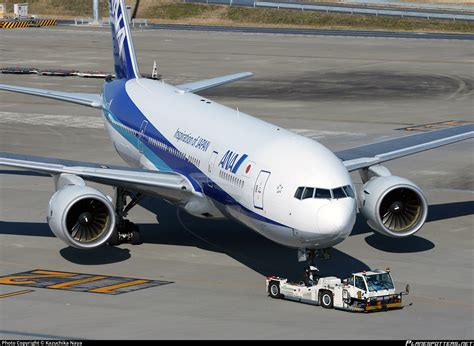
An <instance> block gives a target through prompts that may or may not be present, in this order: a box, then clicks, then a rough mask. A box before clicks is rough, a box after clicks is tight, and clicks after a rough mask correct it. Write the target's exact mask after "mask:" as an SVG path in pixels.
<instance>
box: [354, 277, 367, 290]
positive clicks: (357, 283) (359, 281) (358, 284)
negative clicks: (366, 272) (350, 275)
mask: <svg viewBox="0 0 474 346" xmlns="http://www.w3.org/2000/svg"><path fill="white" fill-rule="evenodd" d="M354 279H355V280H354V281H355V285H354V286H355V287H357V288H359V289H361V290H363V291H366V289H365V283H364V279H362V277H361V276H356V277H355V278H354Z"/></svg>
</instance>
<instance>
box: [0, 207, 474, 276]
mask: <svg viewBox="0 0 474 346" xmlns="http://www.w3.org/2000/svg"><path fill="white" fill-rule="evenodd" d="M141 205H142V206H143V207H144V208H146V209H148V210H150V211H151V212H153V213H154V214H155V215H158V217H157V219H158V222H157V223H148V224H139V226H140V230H141V235H142V241H143V242H144V243H148V244H167V245H175V246H191V247H197V248H200V249H203V250H206V251H212V252H219V253H224V254H226V255H228V256H230V257H232V258H233V259H235V260H237V261H239V262H240V263H242V264H243V265H245V266H247V267H249V268H251V269H252V270H254V271H256V272H258V273H260V274H261V275H264V276H268V275H278V276H281V277H288V278H290V279H292V280H300V279H301V273H303V269H304V266H305V263H304V262H303V263H299V262H298V261H297V256H296V251H295V249H290V248H287V247H285V246H282V245H279V244H277V243H274V242H273V241H271V240H268V239H266V238H265V237H263V236H261V235H259V234H258V233H256V232H254V231H252V230H251V229H249V228H247V227H245V226H243V225H240V224H239V223H236V222H233V221H229V220H206V219H200V218H196V217H193V216H191V215H189V214H187V213H185V212H181V211H180V210H178V209H177V208H176V207H174V206H172V205H170V204H168V203H166V202H164V201H161V200H157V199H151V198H145V199H144V200H143V201H142V203H141ZM472 207H473V202H456V203H446V204H438V205H434V206H431V207H430V215H433V216H429V217H428V222H432V221H438V220H442V219H449V218H454V217H459V216H464V215H470V214H472V212H473V210H472ZM368 232H371V231H370V228H369V227H368V226H367V224H366V222H365V220H364V219H363V218H361V217H358V218H357V222H356V225H355V227H354V231H353V233H352V235H357V234H364V233H368ZM371 233H372V232H371ZM0 234H15V235H24V236H40V237H53V236H54V235H53V233H52V232H51V230H50V229H49V226H48V225H47V224H46V223H27V222H24V223H22V222H0ZM366 242H367V244H369V245H370V246H372V247H374V248H377V249H379V250H381V251H387V252H397V253H409V252H421V251H428V250H430V249H432V248H434V246H435V245H434V244H433V243H432V242H430V241H429V240H427V239H424V238H422V237H419V236H412V237H409V238H405V239H393V238H388V237H385V236H382V235H379V234H377V233H372V234H370V235H368V236H367V237H366ZM132 253H133V249H132ZM60 254H61V256H62V257H63V258H65V259H66V260H68V261H70V262H73V263H77V264H81V265H98V264H107V263H114V262H121V261H125V260H127V259H128V258H130V256H131V253H130V251H129V250H128V249H123V248H120V247H103V248H99V249H94V250H89V251H83V250H78V249H75V248H71V247H66V248H64V249H62V250H60ZM317 265H318V268H319V269H320V272H321V275H335V276H340V277H347V276H349V275H350V273H351V272H355V271H361V270H366V269H369V267H368V266H367V265H366V264H365V263H363V262H361V261H359V260H358V259H356V258H354V257H351V256H350V255H348V254H346V253H344V252H341V251H339V250H337V249H332V253H331V259H329V260H318V261H317Z"/></svg>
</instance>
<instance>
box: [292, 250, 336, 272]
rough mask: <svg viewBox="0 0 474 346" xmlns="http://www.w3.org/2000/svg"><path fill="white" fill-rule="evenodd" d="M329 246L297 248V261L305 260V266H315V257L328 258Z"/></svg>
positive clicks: (329, 254)
mask: <svg viewBox="0 0 474 346" xmlns="http://www.w3.org/2000/svg"><path fill="white" fill-rule="evenodd" d="M330 250H331V248H326V249H298V261H299V262H304V261H306V264H307V268H309V267H315V268H317V266H316V259H324V260H328V259H330V258H331V252H330Z"/></svg>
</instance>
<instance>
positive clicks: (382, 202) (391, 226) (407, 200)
mask: <svg viewBox="0 0 474 346" xmlns="http://www.w3.org/2000/svg"><path fill="white" fill-rule="evenodd" d="M359 202H360V206H359V208H360V211H361V213H362V215H364V217H365V218H366V219H367V223H368V224H369V226H370V227H371V228H372V229H374V230H375V231H377V232H379V233H382V234H384V235H387V236H390V237H394V238H403V237H407V236H409V235H412V234H414V233H416V232H417V231H419V230H420V228H421V227H422V226H423V224H424V223H425V221H426V217H427V215H428V203H427V202H426V198H425V196H424V195H423V192H422V191H421V189H420V188H419V187H418V186H416V185H415V184H414V183H413V182H411V181H410V180H408V179H405V178H401V177H397V176H393V175H388V176H379V177H372V178H371V179H370V180H369V181H367V182H366V183H365V184H364V186H363V189H362V190H361V191H360V193H359Z"/></svg>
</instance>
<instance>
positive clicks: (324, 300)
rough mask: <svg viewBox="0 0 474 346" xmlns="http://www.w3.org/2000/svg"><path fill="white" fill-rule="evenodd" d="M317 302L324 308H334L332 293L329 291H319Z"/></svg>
mask: <svg viewBox="0 0 474 346" xmlns="http://www.w3.org/2000/svg"><path fill="white" fill-rule="evenodd" d="M319 302H320V304H321V306H322V307H323V308H325V309H332V308H334V301H333V296H332V293H331V292H329V291H322V292H321V293H319Z"/></svg>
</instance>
